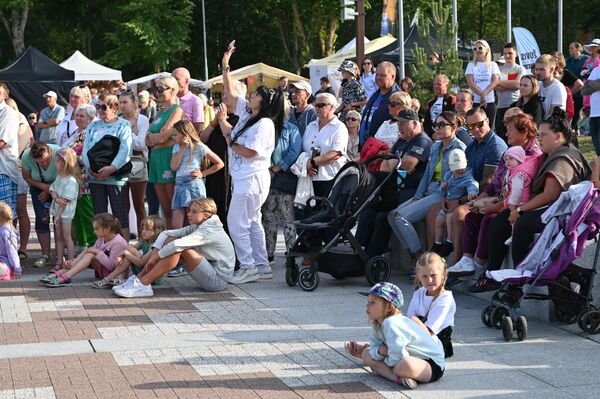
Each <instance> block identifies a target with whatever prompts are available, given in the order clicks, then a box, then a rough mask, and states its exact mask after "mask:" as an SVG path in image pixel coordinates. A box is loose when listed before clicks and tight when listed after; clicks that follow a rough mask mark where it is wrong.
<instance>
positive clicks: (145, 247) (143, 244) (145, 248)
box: [140, 240, 153, 256]
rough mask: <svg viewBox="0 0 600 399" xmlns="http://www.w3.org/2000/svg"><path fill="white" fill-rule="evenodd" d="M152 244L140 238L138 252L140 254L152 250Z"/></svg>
mask: <svg viewBox="0 0 600 399" xmlns="http://www.w3.org/2000/svg"><path fill="white" fill-rule="evenodd" d="M152 244H153V243H151V242H150V241H148V240H140V252H141V253H142V256H143V255H146V254H147V253H148V252H150V251H152Z"/></svg>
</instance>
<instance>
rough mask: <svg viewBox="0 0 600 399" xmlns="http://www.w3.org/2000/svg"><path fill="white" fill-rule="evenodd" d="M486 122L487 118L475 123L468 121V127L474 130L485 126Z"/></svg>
mask: <svg viewBox="0 0 600 399" xmlns="http://www.w3.org/2000/svg"><path fill="white" fill-rule="evenodd" d="M484 123H485V119H484V120H482V121H479V122H475V123H467V129H469V130H473V129H475V128H478V129H481V128H482V127H483V124H484Z"/></svg>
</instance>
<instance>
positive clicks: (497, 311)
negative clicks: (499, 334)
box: [491, 307, 509, 330]
mask: <svg viewBox="0 0 600 399" xmlns="http://www.w3.org/2000/svg"><path fill="white" fill-rule="evenodd" d="M508 315H509V314H508V310H506V308H504V307H498V308H494V310H493V311H492V317H491V321H492V325H493V326H494V327H496V328H497V329H498V330H500V329H501V328H502V318H503V317H504V316H508Z"/></svg>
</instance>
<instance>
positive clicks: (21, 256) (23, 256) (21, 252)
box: [17, 249, 27, 260]
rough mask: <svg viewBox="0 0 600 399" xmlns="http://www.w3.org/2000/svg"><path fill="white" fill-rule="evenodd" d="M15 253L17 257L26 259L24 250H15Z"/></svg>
mask: <svg viewBox="0 0 600 399" xmlns="http://www.w3.org/2000/svg"><path fill="white" fill-rule="evenodd" d="M17 253H18V254H19V259H21V260H25V259H27V254H26V253H25V251H21V250H20V249H19V250H18V251H17Z"/></svg>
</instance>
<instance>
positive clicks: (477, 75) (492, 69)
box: [465, 61, 500, 104]
mask: <svg viewBox="0 0 600 399" xmlns="http://www.w3.org/2000/svg"><path fill="white" fill-rule="evenodd" d="M466 75H473V81H474V82H475V85H476V86H477V87H478V88H479V90H480V91H483V90H485V88H486V87H488V86H489V85H490V83H492V76H493V75H500V69H499V68H498V64H496V63H495V62H493V61H492V62H490V63H489V64H486V63H485V62H477V65H473V63H472V62H469V64H468V65H467V70H466V71H465V76H466ZM485 99H486V101H487V103H488V104H491V103H493V102H494V91H493V90H492V91H491V92H489V93H488V94H487V96H486V97H485ZM473 102H474V103H476V104H479V103H481V98H480V97H479V95H478V94H475V93H473Z"/></svg>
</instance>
